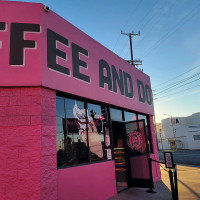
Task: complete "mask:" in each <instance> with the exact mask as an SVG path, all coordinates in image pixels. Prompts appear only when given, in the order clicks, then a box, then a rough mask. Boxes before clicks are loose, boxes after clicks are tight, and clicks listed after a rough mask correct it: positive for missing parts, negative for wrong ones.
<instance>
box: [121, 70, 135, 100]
mask: <svg viewBox="0 0 200 200" xmlns="http://www.w3.org/2000/svg"><path fill="white" fill-rule="evenodd" d="M123 74H124V85H125V96H126V97H129V98H133V96H134V93H133V81H132V78H131V76H130V74H128V73H126V72H124V73H123ZM128 82H129V86H130V91H129V89H128Z"/></svg>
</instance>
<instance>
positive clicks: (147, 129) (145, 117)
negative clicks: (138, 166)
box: [138, 115, 153, 153]
mask: <svg viewBox="0 0 200 200" xmlns="http://www.w3.org/2000/svg"><path fill="white" fill-rule="evenodd" d="M138 119H144V122H145V130H146V139H147V142H148V144H149V151H150V152H151V153H152V152H153V149H152V143H151V134H150V126H149V121H148V119H147V116H146V115H138Z"/></svg>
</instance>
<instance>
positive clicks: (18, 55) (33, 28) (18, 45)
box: [10, 23, 40, 65]
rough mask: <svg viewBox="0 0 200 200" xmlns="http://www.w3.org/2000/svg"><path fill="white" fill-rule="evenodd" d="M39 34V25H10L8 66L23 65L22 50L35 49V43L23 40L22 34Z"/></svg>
mask: <svg viewBox="0 0 200 200" xmlns="http://www.w3.org/2000/svg"><path fill="white" fill-rule="evenodd" d="M25 31H28V32H40V25H39V24H25V23H11V34H10V65H23V64H24V63H23V61H24V55H23V51H24V48H25V47H26V48H35V41H33V40H24V32H25Z"/></svg>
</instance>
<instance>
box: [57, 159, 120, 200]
mask: <svg viewBox="0 0 200 200" xmlns="http://www.w3.org/2000/svg"><path fill="white" fill-rule="evenodd" d="M116 193H117V191H116V180H115V166H114V161H108V162H101V163H96V164H90V165H84V166H76V167H71V168H65V169H59V170H58V200H66V199H82V200H89V199H95V200H104V199H108V198H109V197H112V196H114V195H116Z"/></svg>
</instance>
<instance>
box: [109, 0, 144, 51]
mask: <svg viewBox="0 0 200 200" xmlns="http://www.w3.org/2000/svg"><path fill="white" fill-rule="evenodd" d="M142 1H143V0H140V1H139V2H138V4H137V5H136V7H135V9H134V10H131V15H130V17H129V18H128V20H127V21H126V23H125V24H124V25H123V27H122V28H121V30H123V29H124V28H125V26H126V25H127V24H128V22H129V21H130V20H131V19H132V17H133V16H134V15H135V13H136V12H137V10H138V8H139V6H140V4H141V3H142ZM135 11H136V12H135ZM120 36H121V34H119V35H118V38H117V40H116V42H115V45H114V47H113V51H114V49H115V47H116V46H117V44H118V40H119V38H120Z"/></svg>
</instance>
